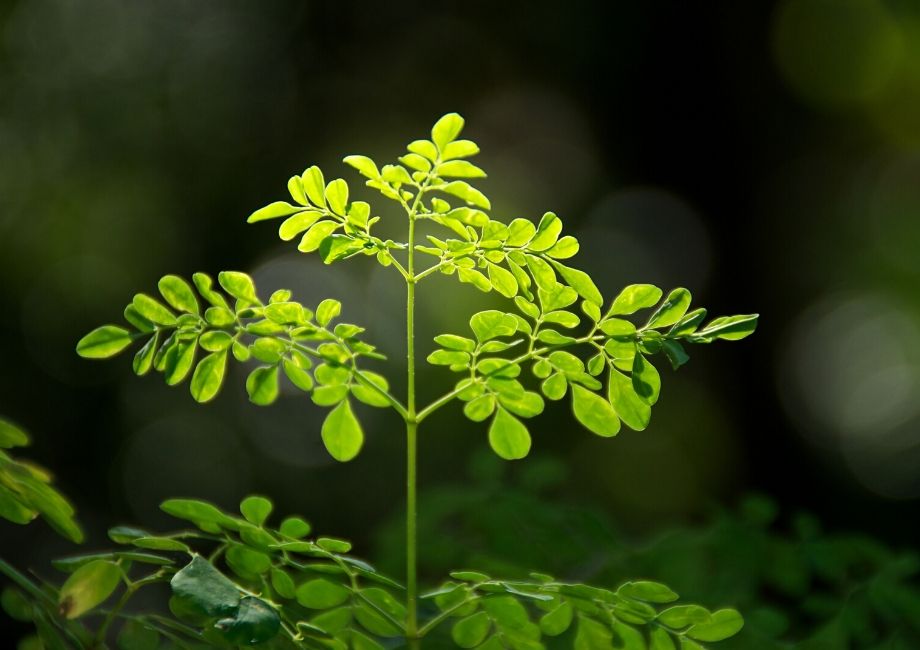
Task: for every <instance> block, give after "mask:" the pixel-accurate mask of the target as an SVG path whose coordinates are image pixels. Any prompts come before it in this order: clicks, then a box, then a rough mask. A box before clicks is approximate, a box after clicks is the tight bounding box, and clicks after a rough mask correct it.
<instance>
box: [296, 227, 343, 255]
mask: <svg viewBox="0 0 920 650" xmlns="http://www.w3.org/2000/svg"><path fill="white" fill-rule="evenodd" d="M339 226H340V224H338V223H336V222H335V221H320V222H319V223H316V224H313V226H311V227H310V229H309V230H308V231H307V233H306V234H305V235H304V236H303V238H302V239H301V240H300V243H299V244H298V245H297V250H299V251H300V252H301V253H312V252H313V251H315V250H316V249H318V248H319V247H320V245H321V244H322V243H323V241H325V240H326V238H327V237H329V236H330V235H331V234H332V233H333V231H335V229H336V228H339Z"/></svg>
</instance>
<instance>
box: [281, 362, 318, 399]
mask: <svg viewBox="0 0 920 650" xmlns="http://www.w3.org/2000/svg"><path fill="white" fill-rule="evenodd" d="M282 367H283V368H284V374H285V375H287V378H288V379H289V380H290V381H291V383H292V384H294V385H295V386H297V388H299V389H300V390H302V391H304V392H308V391H311V390H313V377H311V376H310V373H309V372H307V371H306V370H304V369H303V368H301V367H300V366H298V365H297V364H296V363H294V362H293V361H290V360H288V359H285V360H284V361H283V362H282Z"/></svg>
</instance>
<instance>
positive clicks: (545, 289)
mask: <svg viewBox="0 0 920 650" xmlns="http://www.w3.org/2000/svg"><path fill="white" fill-rule="evenodd" d="M584 293H588V292H584ZM599 295H600V294H599V293H598V296H599ZM579 296H580V293H579V292H578V291H577V290H576V289H575V288H573V287H572V286H569V285H567V284H563V283H561V282H557V281H556V280H555V279H553V280H552V281H550V280H549V279H547V280H546V281H545V283H544V286H538V287H537V289H536V297H535V299H534V300H533V301H531V300H528V298H527V297H525V296H523V295H519V296H516V297H515V299H514V304H515V306H516V307H517V310H516V311H515V312H501V311H498V310H487V311H483V312H479V313H477V314H474V315H473V317H472V318H471V319H470V329H471V330H472V332H473V338H469V337H464V336H459V335H456V334H442V335H439V336H437V337H435V342H436V343H437V344H438V345H439V346H440V347H439V348H438V349H437V350H435V351H434V352H432V353H431V354H430V355H429V356H428V362H429V363H432V364H436V365H444V366H447V367H449V368H450V370H452V371H454V372H458V373H462V374H464V375H467V376H465V377H464V378H463V379H461V380H460V381H459V382H458V384H457V386H456V388H455V390H454V394H455V395H456V396H457V398H458V399H460V400H462V401H464V402H465V403H466V404H465V406H464V409H463V412H464V414H465V415H466V416H467V417H468V418H469V419H470V420H473V421H475V422H480V421H483V420H485V419H487V418H489V417H491V418H492V420H491V424H490V426H489V442H490V444H491V446H492V448H493V450H495V452H496V453H497V454H498V455H499V456H501V457H502V458H506V459H509V460H510V459H517V458H523V457H524V456H526V455H527V453H528V452H529V450H530V446H531V440H530V434H529V432H528V431H527V428H526V426H525V425H524V423H523V422H521V418H531V417H534V416H536V415H539V414H540V413H541V412H542V411H543V408H544V398H546V399H549V400H554V401H555V400H561V399H563V398H564V397H565V396H566V394H569V395H570V397H571V405H572V412H573V414H574V416H575V419H576V420H578V422H579V423H581V424H582V425H583V426H584V427H585V428H586V429H588V430H589V431H591V432H592V433H595V434H597V435H599V436H603V437H610V436H615V435H617V433H619V431H620V426H621V422H622V423H623V424H625V425H626V426H627V427H629V428H631V429H634V430H636V431H641V430H643V429H645V428H646V427H647V426H648V424H649V420H650V418H651V410H652V406H653V405H654V404H655V403H656V402H657V401H658V398H659V395H660V392H661V376H660V373H659V371H658V369H657V368H656V367H655V365H654V364H653V363H652V360H651V358H652V357H653V355H660V356H663V357H665V358H666V359H667V360H668V361H669V362H670V365H671V366H672V367H673V368H674V369H677V368H679V367H680V366H682V365H683V364H684V363H686V362H687V360H688V359H689V356H688V354H687V352H686V350H685V347H684V346H685V345H686V344H699V343H711V342H713V341H716V340H720V339H721V340H739V339H742V338H744V337H746V336H748V335H749V334H751V333H752V332H753V331H754V328H755V327H756V324H757V316H756V315H746V316H732V317H720V318H716V319H713V320H711V321H709V322H708V323H706V324H705V325H703V321H705V319H706V310H705V309H703V308H698V309H694V310H692V311H690V309H689V308H690V301H691V298H690V292H689V291H688V290H687V289H683V288H679V289H674V290H673V291H671V292H670V293H669V294H668V295H667V297H665V298H664V299H662V296H663V293H662V291H661V289H659V288H658V287H655V286H653V285H648V284H639V285H630V286H628V287H626V288H625V289H623V290H622V291H621V292H620V293H619V294H618V295H617V297H616V298H614V299H613V301H612V302H611V303H610V305H609V306H608V308H607V309H606V310H605V311H604V312H603V313H602V312H601V305H602V304H603V303H602V301H599V302H601V304H600V305H599V304H598V303H597V302H593V301H592V300H588V299H583V300H581V301H580V311H581V314H582V316H583V317H584V318H585V319H586V325H585V326H583V329H584V330H585V331H583V332H582V333H581V335H575V334H574V333H573V332H572V331H571V330H573V329H574V328H576V327H578V326H579V325H580V324H581V323H582V316H579V314H578V313H576V311H575V309H574V307H575V306H576V304H577V303H578V302H579ZM531 297H533V296H531ZM643 309H650V310H652V311H651V314H650V316H649V317H648V318H647V320H646V321H645V323H644V324H639V325H637V324H635V323H634V322H633V321H632V320H629V319H628V317H633V316H634V314H636V312H639V311H640V310H643ZM576 353H580V354H581V356H579V354H576ZM525 365H528V366H529V367H530V374H531V375H532V376H533V381H534V382H535V383H538V387H536V389H535V390H528V389H527V387H526V386H525V384H524V383H523V381H522V374H523V366H525Z"/></svg>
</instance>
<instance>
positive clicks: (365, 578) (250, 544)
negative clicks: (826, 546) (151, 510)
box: [0, 496, 742, 650]
mask: <svg viewBox="0 0 920 650" xmlns="http://www.w3.org/2000/svg"><path fill="white" fill-rule="evenodd" d="M162 508H163V510H164V511H166V512H168V513H169V514H171V515H173V516H175V517H178V518H179V519H182V520H184V521H186V522H188V523H190V524H192V525H193V526H194V528H192V529H189V530H181V531H179V532H173V533H169V534H166V535H154V534H151V533H148V532H147V531H143V530H139V529H132V528H127V527H117V528H113V529H112V530H111V531H109V536H110V538H111V539H112V540H113V541H114V542H116V543H118V544H120V545H122V546H124V547H126V550H114V551H110V552H103V553H93V554H89V555H82V556H75V557H70V558H66V559H64V560H61V561H59V562H56V563H55V566H56V567H57V568H58V569H59V570H61V571H64V572H66V573H68V574H69V577H68V578H67V579H66V580H65V581H64V583H63V586H62V587H60V589H55V588H54V587H53V586H51V585H48V584H45V585H41V586H39V585H36V584H34V583H33V582H32V581H31V580H30V579H28V578H26V577H24V576H22V575H21V574H19V573H17V572H15V570H13V569H11V568H9V567H6V566H5V565H0V570H2V571H3V572H4V573H6V574H7V576H8V577H10V578H12V579H13V581H14V582H15V583H17V586H16V587H11V588H8V589H7V590H6V591H4V592H3V598H2V602H3V607H4V609H5V610H6V611H7V613H8V614H9V615H10V616H13V617H15V618H17V619H19V620H27V621H33V622H34V623H35V624H36V628H37V634H38V637H39V638H41V639H42V642H43V643H45V644H46V646H47V647H55V644H60V645H61V647H68V648H79V649H87V650H88V649H89V648H93V647H95V646H94V645H93V643H94V641H92V639H98V638H101V637H100V636H99V635H100V634H103V635H104V634H105V632H106V630H107V629H109V628H110V627H111V628H114V629H115V630H116V634H117V638H118V643H119V647H121V648H125V649H126V650H134V649H135V648H137V649H139V650H142V649H144V648H159V647H161V644H162V643H165V644H166V646H165V647H169V648H197V647H202V645H204V646H207V647H235V646H249V645H259V646H260V647H266V648H278V649H281V648H316V649H319V648H331V649H335V650H347V649H348V648H355V649H362V648H382V647H386V645H387V644H390V643H391V642H392V641H394V640H398V639H402V638H404V637H405V634H406V628H405V621H406V608H405V606H404V605H403V604H402V602H401V597H402V595H403V588H402V586H401V585H400V584H399V583H398V582H396V581H394V580H392V579H390V578H388V577H387V576H385V575H383V574H381V573H380V572H378V571H377V570H376V569H374V568H373V567H372V566H371V565H369V564H367V563H366V562H364V561H362V560H359V559H357V558H355V557H353V556H351V555H349V554H348V552H349V550H350V549H351V545H350V544H349V543H348V542H346V541H344V540H338V539H332V538H322V537H321V538H318V539H316V540H307V539H304V535H303V534H304V533H305V531H307V530H309V524H307V523H306V522H305V521H304V520H303V519H300V518H288V519H285V520H284V521H283V522H282V524H281V526H280V527H279V528H273V527H271V526H269V525H268V517H269V515H270V514H271V512H272V504H271V502H270V501H269V500H268V499H265V498H264V497H257V496H253V497H248V498H247V499H244V500H243V502H242V503H241V504H240V512H241V513H242V515H243V517H238V516H236V515H233V514H230V513H225V512H223V511H221V510H220V509H218V508H217V507H215V506H214V505H212V504H210V503H207V502H203V501H197V500H192V499H172V500H170V501H166V502H164V503H163V505H162ZM132 547H133V548H132ZM133 549H140V550H133ZM150 549H156V551H157V552H148V551H149V550H150ZM204 553H207V554H206V555H205V554H204ZM156 584H169V586H170V588H171V591H172V598H171V600H170V602H169V608H170V611H171V613H172V616H171V617H164V616H160V615H147V614H130V613H128V612H129V611H130V606H129V601H130V600H131V599H132V598H133V597H134V596H135V595H136V593H137V592H138V591H139V590H140V589H141V588H143V587H146V586H149V585H156ZM110 598H111V599H116V600H117V602H118V604H117V605H116V606H114V607H112V608H111V609H108V610H101V609H100V607H101V606H102V605H103V603H105V602H108V601H109V599H110ZM425 598H426V600H428V601H430V602H431V603H432V604H433V607H434V608H436V610H437V611H436V612H433V614H432V617H431V618H430V619H429V620H427V621H425V622H423V623H422V625H421V626H420V631H419V635H420V636H427V635H428V634H432V635H437V634H438V631H439V630H442V631H441V634H442V635H444V634H446V635H448V636H452V637H453V639H454V641H455V642H456V643H457V645H458V646H460V647H464V648H467V647H474V646H479V645H480V644H481V643H483V642H484V643H486V644H487V645H486V646H484V647H487V648H488V647H493V646H494V647H496V648H501V647H505V646H503V645H502V643H506V644H508V643H510V644H511V647H514V648H533V649H534V650H537V649H539V648H544V647H555V646H554V643H555V642H554V641H553V640H554V639H555V638H557V637H558V638H559V639H560V640H562V641H564V642H565V644H566V647H574V648H578V649H579V650H580V649H581V648H587V647H590V648H594V647H597V648H599V649H600V648H604V647H608V646H603V645H600V646H594V645H588V646H586V645H585V643H586V641H585V640H584V639H585V638H586V636H587V637H591V638H594V637H598V638H605V639H608V640H609V639H617V638H635V639H636V640H637V641H636V643H638V642H639V641H638V640H639V639H645V641H642V643H645V642H646V641H648V642H649V643H652V645H650V646H649V647H652V648H656V647H669V646H666V645H661V644H664V643H669V642H670V643H673V644H679V643H684V644H686V643H689V642H690V641H692V640H694V639H697V640H705V641H719V640H721V639H723V638H727V637H729V636H732V635H734V634H735V633H736V632H737V631H738V629H740V628H741V626H742V621H741V617H740V616H739V615H738V613H737V612H735V611H734V610H732V609H722V610H718V611H712V612H710V611H708V610H706V609H704V608H702V607H699V606H697V605H692V606H688V605H676V604H674V603H675V601H677V599H678V595H677V594H676V593H675V592H674V591H672V590H671V589H670V588H668V587H666V586H665V585H663V584H660V583H657V582H650V581H636V582H627V583H625V584H622V585H620V587H619V588H617V589H615V590H609V589H603V588H598V587H591V586H588V585H584V584H578V583H571V582H561V581H557V580H554V579H552V578H551V577H549V576H547V575H543V574H532V575H531V576H530V577H528V578H527V579H524V580H513V581H505V580H499V579H494V578H491V577H489V576H488V575H485V574H483V573H479V572H475V571H454V572H452V573H451V579H450V580H448V581H447V582H445V583H443V584H442V586H441V587H440V588H439V589H437V590H436V591H434V592H431V593H430V594H427V595H426V596H425ZM126 606H127V607H126ZM123 607H124V609H122V608H123ZM688 608H689V609H688ZM688 611H689V612H691V613H692V615H687V614H681V612H688ZM94 613H99V614H104V617H103V623H102V625H101V626H98V627H97V626H95V625H93V624H92V621H93V618H92V615H93V614H94ZM490 639H491V641H490ZM655 643H657V644H658V645H654V644H655ZM489 644H491V645H489ZM609 647H611V648H612V647H615V646H609ZM629 647H633V646H629ZM636 647H644V646H636ZM674 647H677V645H674Z"/></svg>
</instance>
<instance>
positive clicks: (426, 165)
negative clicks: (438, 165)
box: [399, 153, 431, 173]
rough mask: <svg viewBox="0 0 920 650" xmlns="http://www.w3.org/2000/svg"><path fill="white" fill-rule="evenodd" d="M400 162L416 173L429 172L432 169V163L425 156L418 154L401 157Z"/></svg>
mask: <svg viewBox="0 0 920 650" xmlns="http://www.w3.org/2000/svg"><path fill="white" fill-rule="evenodd" d="M399 162H401V163H402V164H404V165H405V166H406V167H410V168H412V169H414V170H415V171H419V172H423V173H424V172H427V171H429V170H430V169H431V163H430V162H429V161H428V159H427V158H425V157H424V156H420V155H418V154H417V153H407V154H406V155H405V156H400V157H399Z"/></svg>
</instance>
